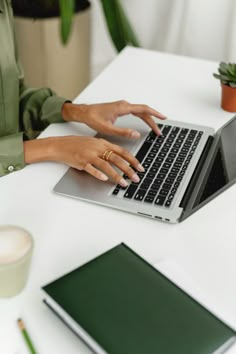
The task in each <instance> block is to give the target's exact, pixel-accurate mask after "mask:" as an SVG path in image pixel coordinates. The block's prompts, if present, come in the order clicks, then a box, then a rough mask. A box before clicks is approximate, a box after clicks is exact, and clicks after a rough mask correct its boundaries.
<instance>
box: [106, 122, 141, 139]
mask: <svg viewBox="0 0 236 354" xmlns="http://www.w3.org/2000/svg"><path fill="white" fill-rule="evenodd" d="M109 133H110V134H112V135H119V136H124V137H126V138H129V139H138V138H140V133H139V132H138V131H137V130H133V129H127V128H120V127H116V126H114V125H113V126H112V127H111V128H110V129H109Z"/></svg>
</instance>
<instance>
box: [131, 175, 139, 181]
mask: <svg viewBox="0 0 236 354" xmlns="http://www.w3.org/2000/svg"><path fill="white" fill-rule="evenodd" d="M132 181H134V182H139V181H140V178H139V176H138V175H136V173H135V174H134V175H133V176H132Z"/></svg>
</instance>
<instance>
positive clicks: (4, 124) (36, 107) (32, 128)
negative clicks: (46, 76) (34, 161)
mask: <svg viewBox="0 0 236 354" xmlns="http://www.w3.org/2000/svg"><path fill="white" fill-rule="evenodd" d="M64 102H65V99H64V98H62V97H58V96H56V95H55V93H54V92H53V91H52V90H50V89H48V88H42V89H33V88H28V87H26V86H25V84H24V82H23V73H22V69H21V67H20V65H19V62H18V56H17V50H16V43H15V35H14V25H13V13H12V7H11V1H10V0H0V176H3V175H5V174H7V173H9V172H12V171H15V170H19V169H21V168H23V167H24V166H25V161H24V150H23V140H27V139H34V138H36V137H37V136H38V134H39V133H40V132H41V131H42V130H43V129H45V128H46V127H47V126H48V125H49V124H50V123H55V122H62V121H63V119H62V116H61V109H62V105H63V103H64Z"/></svg>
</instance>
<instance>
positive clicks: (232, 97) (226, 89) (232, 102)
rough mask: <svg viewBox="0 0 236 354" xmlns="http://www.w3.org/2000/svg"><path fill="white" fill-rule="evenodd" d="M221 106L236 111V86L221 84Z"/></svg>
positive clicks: (229, 110) (226, 109)
mask: <svg viewBox="0 0 236 354" xmlns="http://www.w3.org/2000/svg"><path fill="white" fill-rule="evenodd" d="M221 88H222V96H221V107H222V108H223V109H224V110H225V111H228V112H236V88H234V87H230V86H228V85H224V84H221Z"/></svg>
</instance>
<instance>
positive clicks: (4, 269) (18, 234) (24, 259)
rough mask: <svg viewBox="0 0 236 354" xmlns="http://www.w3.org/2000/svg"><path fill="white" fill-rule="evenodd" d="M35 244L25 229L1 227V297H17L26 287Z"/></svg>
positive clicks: (12, 226)
mask: <svg viewBox="0 0 236 354" xmlns="http://www.w3.org/2000/svg"><path fill="white" fill-rule="evenodd" d="M33 244H34V242H33V238H32V236H31V234H30V233H29V232H28V231H26V230H25V229H23V228H21V227H19V226H15V225H4V226H0V297H11V296H14V295H17V294H18V293H19V292H20V291H21V290H22V289H23V288H24V286H25V285H26V282H27V278H28V273H29V268H30V263H31V257H32V252H33Z"/></svg>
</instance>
